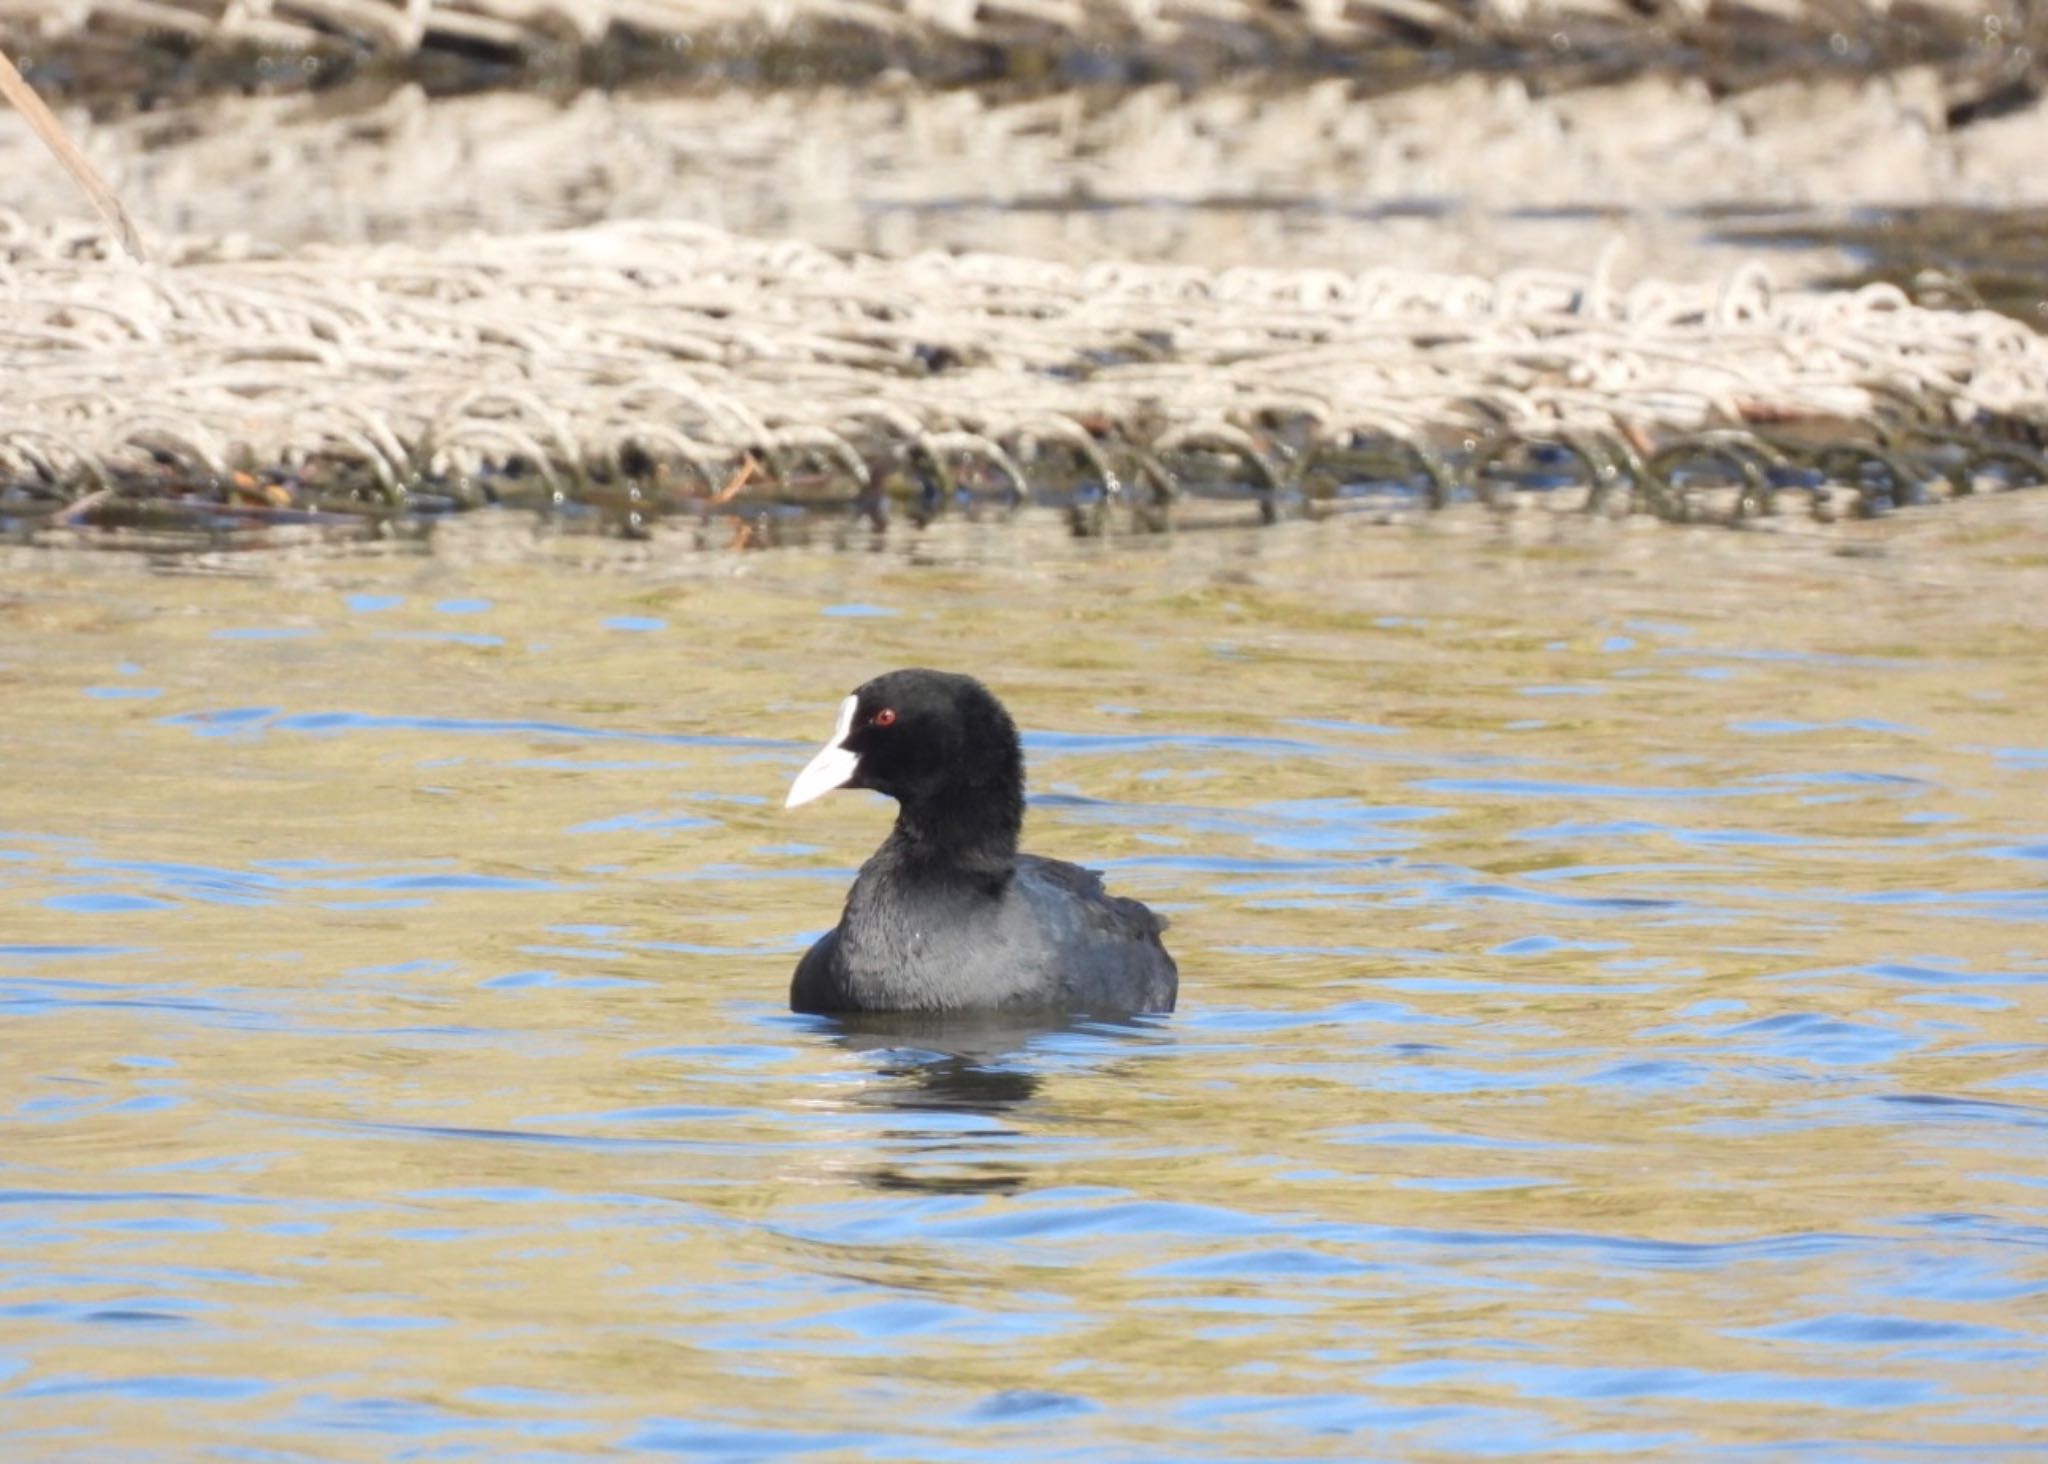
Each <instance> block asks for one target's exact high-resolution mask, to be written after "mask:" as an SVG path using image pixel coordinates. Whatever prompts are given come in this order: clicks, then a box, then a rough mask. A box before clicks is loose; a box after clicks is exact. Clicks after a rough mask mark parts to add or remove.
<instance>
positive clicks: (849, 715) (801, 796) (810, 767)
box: [782, 696, 860, 808]
mask: <svg viewBox="0 0 2048 1464" xmlns="http://www.w3.org/2000/svg"><path fill="white" fill-rule="evenodd" d="M859 701H860V699H859V698H858V697H851V696H850V697H848V698H847V699H846V700H845V701H843V702H841V703H840V704H839V725H838V726H836V727H834V728H833V729H832V740H831V741H830V742H828V743H826V744H825V745H824V746H823V747H821V748H819V749H818V755H817V756H816V757H814V758H812V759H811V760H810V761H809V762H807V763H805V764H804V770H803V771H802V772H800V773H798V774H797V775H796V781H795V782H794V783H791V784H790V785H789V797H788V798H786V799H784V800H783V803H782V806H783V807H784V808H795V807H796V806H797V805H798V804H799V803H809V802H810V801H811V800H812V799H813V798H821V797H823V796H824V795H825V794H827V793H830V792H831V791H832V790H833V789H834V788H844V787H845V786H846V785H847V784H848V783H849V782H851V781H852V779H853V775H854V774H855V773H856V772H858V771H859V770H860V756H859V754H857V753H852V752H848V751H847V750H846V747H845V743H846V739H847V736H848V734H849V733H851V732H852V731H853V712H854V708H855V707H856V706H857V705H859Z"/></svg>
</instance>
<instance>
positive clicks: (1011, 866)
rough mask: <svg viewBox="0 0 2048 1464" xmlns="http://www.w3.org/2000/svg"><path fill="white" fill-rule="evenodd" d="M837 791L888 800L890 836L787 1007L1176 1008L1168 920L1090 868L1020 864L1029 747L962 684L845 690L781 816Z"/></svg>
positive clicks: (945, 680)
mask: <svg viewBox="0 0 2048 1464" xmlns="http://www.w3.org/2000/svg"><path fill="white" fill-rule="evenodd" d="M834 788H871V789H873V790H874V791H875V792H877V793H883V794H887V795H888V796H889V797H891V798H894V799H895V800H896V802H897V804H898V805H899V808H898V812H897V815H896V827H895V828H894V829H892V830H891V831H890V833H889V837H888V838H886V839H884V840H883V841H882V846H881V848H879V849H877V850H876V851H875V852H874V855H873V857H871V858H870V859H869V860H868V862H867V863H866V864H864V865H862V866H861V870H860V874H859V876H858V877H857V878H856V879H855V880H854V882H853V889H852V891H851V893H849V894H848V895H847V898H846V910H845V912H844V913H843V914H842V915H841V916H840V917H839V924H838V925H837V926H836V927H834V928H833V929H831V930H828V931H826V932H825V934H824V935H822V936H820V937H819V938H818V941H817V944H815V945H813V946H812V947H811V948H810V950H809V951H808V952H807V953H805V955H804V958H803V959H802V960H801V961H799V962H798V963H797V968H796V975H795V977H794V979H793V980H792V981H791V982H790V988H789V1004H790V1006H791V1007H792V1008H793V1009H794V1010H796V1011H800V1012H958V1013H963V1014H965V1013H978V1012H995V1011H1000V1012H1019V1013H1021V1012H1033V1011H1036V1012H1069V1013H1086V1014H1088V1015H1091V1016H1118V1015H1129V1014H1134V1013H1140V1012H1168V1011H1172V1010H1173V1002H1174V996H1175V994H1176V992H1177V991H1178V990H1179V986H1180V975H1179V972H1178V970H1177V969H1176V968H1175V966H1174V963H1173V957H1172V956H1170V955H1168V954H1167V951H1166V947H1165V946H1164V945H1163V944H1161V943H1160V939H1159V936H1160V932H1161V931H1163V930H1164V929H1165V928H1166V922H1165V921H1164V920H1163V919H1161V918H1160V917H1159V916H1158V915H1155V914H1154V913H1153V912H1152V911H1150V910H1148V909H1147V908H1146V907H1145V906H1143V905H1141V904H1139V903H1138V902H1137V901H1136V900H1126V899H1121V898H1119V897H1117V896H1115V895H1112V894H1110V893H1108V892H1107V891H1106V890H1104V889H1103V887H1102V877H1101V876H1100V875H1098V874H1096V873H1095V872H1094V871H1093V870H1089V869H1083V868H1081V867H1080V866H1079V865H1074V864H1067V863H1064V862H1062V861H1060V860H1057V859H1043V858H1040V857H1039V856H1037V855H1035V854H1020V853H1018V852H1017V835H1018V832H1019V831H1020V830H1021V829H1022V827H1023V824H1024V749H1023V747H1022V745H1021V744H1020V743H1019V742H1018V740H1017V727H1016V724H1015V723H1013V722H1012V721H1011V720H1010V714H1009V713H1008V712H1006V711H1004V710H1003V704H1002V703H1001V702H999V701H997V700H996V698H995V696H994V694H993V693H991V692H990V691H989V689H988V688H987V687H985V686H983V685H982V684H981V683H980V682H979V681H976V680H975V679H974V678H973V677H971V676H959V675H955V674H952V673H950V672H945V671H924V670H907V671H891V672H889V673H888V674H887V675H885V676H878V677H876V678H875V679H874V680H873V681H870V682H868V683H867V684H866V685H864V686H862V687H861V688H860V689H859V690H858V691H856V692H854V693H853V695H851V696H849V697H848V698H847V699H846V700H845V701H844V702H842V703H841V704H840V707H839V722H838V725H837V726H836V727H834V728H833V731H832V740H831V741H829V742H827V743H826V744H825V745H824V747H822V748H820V749H819V750H818V754H817V756H815V757H813V758H812V759H811V760H810V762H809V763H808V764H806V765H805V767H804V770H803V771H802V772H800V773H798V774H797V776H796V781H795V782H794V783H792V784H791V785H790V789H789V798H788V802H787V805H786V806H788V807H790V808H794V807H796V806H797V805H798V804H800V803H808V802H810V801H811V800H812V799H813V798H817V797H819V796H820V795H822V794H824V793H827V792H829V791H830V790H832V789H834Z"/></svg>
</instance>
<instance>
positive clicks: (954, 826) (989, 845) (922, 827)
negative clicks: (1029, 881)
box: [883, 767, 1024, 883]
mask: <svg viewBox="0 0 2048 1464" xmlns="http://www.w3.org/2000/svg"><path fill="white" fill-rule="evenodd" d="M1023 827H1024V777H1023V769H1022V768H1021V767H1019V768H1017V769H1016V770H1015V771H1014V773H1013V772H1011V770H1009V769H1005V770H1004V773H1003V774H1002V775H1001V776H999V777H997V778H996V779H994V780H992V781H989V782H983V783H978V784H973V785H968V786H962V787H954V788H944V789H935V790H933V791H932V792H931V793H929V794H926V795H925V796H923V797H918V798H910V799H904V800H903V801H902V806H901V811H900V812H898V813H897V815H896V827H895V829H894V830H893V831H892V832H891V833H890V835H889V838H888V841H887V843H886V844H885V845H884V846H883V847H884V848H885V849H886V850H888V851H889V852H891V853H892V854H894V855H895V857H896V858H897V859H898V860H900V861H901V862H902V863H904V864H906V865H915V866H917V867H919V868H921V869H930V870H933V871H936V872H942V873H943V872H949V871H950V872H957V873H960V874H964V875H968V876H970V877H972V878H974V879H977V880H992V881H995V882H997V883H1000V882H1002V881H1004V880H1007V879H1008V878H1009V877H1010V873H1011V871H1012V870H1013V869H1015V868H1016V865H1017V837H1018V835H1019V834H1020V833H1021V832H1022V831H1023Z"/></svg>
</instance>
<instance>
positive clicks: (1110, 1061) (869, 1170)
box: [823, 1012, 1160, 1194]
mask: <svg viewBox="0 0 2048 1464" xmlns="http://www.w3.org/2000/svg"><path fill="white" fill-rule="evenodd" d="M823 1030H824V1032H826V1033H829V1035H830V1036H831V1038H832V1040H833V1041H835V1042H836V1043H838V1045H840V1046H841V1047H844V1048H845V1049H847V1050H848V1051H850V1052H860V1053H867V1054H870V1055H871V1061H872V1062H873V1064H874V1073H875V1076H876V1078H877V1079H878V1080H879V1081H877V1082H876V1083H875V1084H874V1085H873V1086H872V1087H870V1088H868V1089H867V1090H866V1091H865V1092H864V1093H863V1094H862V1099H861V1101H862V1102H863V1104H872V1105H876V1106H880V1107H885V1108H893V1109H895V1110H897V1111H898V1112H900V1113H902V1114H904V1115H905V1116H906V1117H908V1116H912V1115H917V1114H932V1115H939V1114H948V1115H970V1114H978V1115H980V1116H982V1117H984V1118H987V1119H993V1120H997V1121H998V1122H996V1123H994V1124H976V1125H973V1126H972V1127H961V1126H958V1125H955V1124H950V1123H947V1124H910V1125H906V1126H905V1127H903V1128H900V1129H891V1130H890V1131H889V1132H888V1133H887V1135H886V1138H887V1140H888V1142H889V1145H890V1147H891V1149H892V1150H893V1151H895V1152H894V1153H893V1154H892V1155H891V1157H890V1159H889V1160H887V1161H885V1162H883V1163H879V1164H875V1165H871V1166H866V1167H864V1168H863V1169H862V1170H861V1171H860V1178H861V1180H862V1182H864V1183H866V1184H870V1185H872V1186H874V1187H875V1188H877V1189H884V1190H893V1191H904V1190H911V1191H917V1192H920V1193H925V1194H1011V1193H1015V1192H1016V1191H1019V1190H1022V1189H1025V1188H1027V1187H1029V1186H1030V1184H1031V1183H1032V1182H1033V1177H1034V1176H1033V1174H1032V1172H1031V1171H1030V1170H1029V1169H1027V1168H1026V1167H1025V1166H1022V1165H1018V1164H1011V1163H1007V1162H1005V1161H1003V1160H1000V1159H996V1158H992V1157H990V1156H989V1152H988V1151H989V1149H990V1148H991V1146H992V1145H1000V1144H1002V1143H1003V1142H1004V1141H1006V1140H1008V1139H1011V1138H1014V1137H1016V1136H1017V1130H1016V1129H1014V1128H1012V1127H1010V1126H1009V1125H1008V1124H1007V1123H1003V1122H1001V1120H1003V1119H1006V1118H1009V1117H1012V1116H1015V1115H1016V1114H1017V1113H1018V1112H1019V1111H1020V1110H1022V1109H1024V1108H1025V1107H1026V1105H1028V1104H1030V1103H1031V1101H1032V1100H1033V1099H1036V1098H1038V1097H1040V1096H1041V1094H1042V1089H1043V1087H1044V1084H1045V1081H1046V1072H1045V1068H1046V1061H1045V1056H1046V1054H1045V1052H1044V1049H1045V1048H1047V1047H1048V1046H1050V1045H1052V1044H1054V1043H1057V1042H1059V1039H1062V1038H1066V1037H1078V1038H1081V1039H1084V1043H1085V1047H1084V1048H1083V1054H1084V1055H1082V1056H1081V1058H1080V1060H1081V1062H1082V1063H1083V1064H1084V1065H1086V1066H1088V1067H1091V1068H1096V1069H1103V1068H1109V1067H1115V1066H1121V1065H1122V1064H1123V1063H1124V1062H1126V1061H1127V1060H1128V1058H1127V1056H1126V1055H1125V1054H1126V1052H1127V1051H1128V1049H1127V1046H1126V1044H1129V1043H1142V1042H1145V1041H1147V1040H1148V1039H1151V1040H1157V1038H1158V1037H1159V1036H1160V1027H1159V1025H1158V1023H1157V1021H1156V1020H1153V1019H1146V1018H1134V1019H1129V1018H1127V1019H1118V1020H1103V1019H1099V1018H1092V1017H1075V1016H1071V1015H1068V1014H1065V1013H1043V1014H1009V1013H1003V1014H992V1013H987V1012H982V1013H975V1014H971V1015H969V1014H961V1015H943V1014H935V1013H930V1012H900V1013H897V1012H890V1013H882V1012H861V1013H849V1014H847V1015H845V1016H841V1017H834V1018H829V1019H827V1020H826V1023H825V1025H824V1027H823ZM1060 1045H1061V1046H1062V1047H1063V1048H1064V1049H1065V1050H1064V1051H1063V1052H1062V1053H1061V1057H1062V1059H1063V1060H1062V1062H1061V1063H1060V1064H1059V1065H1060V1066H1061V1067H1069V1066H1072V1065H1074V1061H1075V1059H1076V1056H1077V1054H1076V1051H1075V1050H1074V1045H1073V1044H1066V1043H1061V1044H1060ZM1086 1048H1099V1052H1088V1051H1086ZM1041 1182H1042V1181H1041Z"/></svg>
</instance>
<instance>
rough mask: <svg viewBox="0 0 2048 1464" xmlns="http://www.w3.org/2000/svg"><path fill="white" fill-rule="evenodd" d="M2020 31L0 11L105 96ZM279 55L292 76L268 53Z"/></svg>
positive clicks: (260, 3)
mask: <svg viewBox="0 0 2048 1464" xmlns="http://www.w3.org/2000/svg"><path fill="white" fill-rule="evenodd" d="M2034 23H2035V22H2034V21H2033V19H2032V18H2031V13H2030V10H2029V8H2028V7H2026V6H2023V5H2014V6H2011V7H2006V6H1998V7H1994V10H1993V11H1992V12H1991V13H1990V15H1989V17H1988V21H1987V16H1986V13H1985V11H1984V8H1983V6H1982V5H1981V4H1978V3H1975V0H1969V3H1965V0H1648V3H1644V0H0V44H5V45H7V46H8V47H9V48H10V49H13V50H15V51H16V52H17V54H20V53H23V52H26V53H27V54H29V55H31V56H33V57H34V58H36V59H37V60H39V61H42V62H44V63H45V65H46V66H47V67H48V68H49V71H50V75H51V77H52V78H53V80H55V81H57V82H61V83H64V84H67V85H73V86H76V87H78V88H81V89H84V90H88V91H97V92H100V93H101V94H107V93H109V92H111V91H117V90H120V89H121V88H122V87H123V86H124V85H137V84H148V85H152V86H160V85H164V84H171V83H173V82H175V81H177V80H179V79H182V80H183V81H184V82H186V83H187V84H197V85H202V86H203V85H206V84H208V83H213V84H222V85H230V86H232V85H236V84H237V83H242V84H246V83H248V82H251V81H255V82H257V83H259V84H261V85H263V86H265V87H270V88H278V87H291V86H294V85H304V84H306V83H307V82H309V81H310V82H313V83H316V84H317V83H319V82H323V81H329V80H332V79H334V78H335V77H337V76H340V75H346V74H350V73H353V72H356V71H359V70H361V69H363V68H364V67H366V66H368V67H373V68H375V67H382V68H385V69H394V68H395V69H397V70H400V71H405V70H408V69H416V68H417V67H418V66H419V65H421V64H425V65H426V66H427V68H428V70H429V72H430V73H431V74H433V75H435V76H436V77H437V78H438V79H439V80H440V81H442V82H444V83H446V84H451V85H463V84H468V85H476V84H485V83H492V82H502V81H504V80H506V79H508V78H512V79H516V78H518V77H519V76H521V75H527V76H532V75H546V74H556V75H562V74H569V75H585V76H597V77H601V78H605V79H615V78H617V77H619V76H625V75H636V74H638V75H670V76H674V75H693V74H695V75H725V76H740V77H747V78H751V79H762V80H769V81H788V80H791V79H794V78H797V77H800V76H807V75H808V76H818V75H829V76H839V77H854V76H869V75H874V74H876V73H878V72H880V71H883V70H889V69H897V70H904V71H909V72H911V73H913V74H916V75H920V76H923V77H925V78H927V79H952V80H988V79H993V78H998V77H1001V78H1009V79H1014V80H1023V81H1045V80H1055V79H1058V80H1069V81H1075V80H1112V81H1118V82H1127V81H1130V80H1133V79H1137V78H1140V77H1144V76H1147V75H1154V76H1158V75H1165V76H1172V77H1175V78H1180V79H1186V78H1189V77H1193V76H1210V77H1214V76H1218V75H1222V74H1225V73H1228V72H1232V71H1236V70H1239V69H1241V68H1242V67H1244V66H1245V65H1248V64H1249V65H1254V66H1264V67H1269V68H1282V69H1287V68H1293V69H1308V70H1330V69H1342V70H1346V71H1359V70H1363V71H1367V72H1370V73H1371V74H1373V75H1375V76H1376V77H1378V78H1379V79H1381V80H1383V81H1385V82H1388V83H1390V84H1391V83H1399V82H1401V81H1402V80H1403V79H1404V78H1409V77H1413V76H1418V75H1422V74H1426V73H1427V72H1428V70H1429V67H1428V66H1427V65H1426V64H1425V62H1424V57H1425V55H1426V54H1428V53H1435V54H1436V55H1438V56H1439V57H1440V56H1441V55H1442V54H1444V53H1451V54H1457V53H1464V54H1467V55H1469V56H1471V57H1473V58H1475V59H1476V58H1482V57H1486V56H1489V55H1490V56H1492V57H1493V59H1495V60H1496V61H1497V60H1498V58H1499V55H1500V53H1501V52H1502V51H1503V50H1504V49H1505V50H1510V51H1520V52H1523V53H1525V54H1527V55H1529V56H1530V57H1532V58H1536V59H1538V60H1539V61H1540V63H1541V64H1543V65H1544V66H1546V67H1548V68H1550V69H1553V70H1558V69H1562V70H1569V69H1570V68H1572V67H1573V66H1575V65H1584V64H1590V65H1592V66H1595V67H1599V68H1609V69H1611V67H1612V66H1613V65H1614V64H1615V63H1616V62H1617V61H1621V62H1624V63H1627V62H1629V61H1631V60H1633V62H1635V63H1636V64H1642V63H1646V62H1663V63H1670V62H1674V61H1675V62H1677V63H1679V64H1683V65H1686V66H1690V67H1703V68H1705V69H1708V70H1710V71H1714V72H1715V73H1716V74H1722V75H1744V74H1748V75H1758V74H1761V75H1770V74H1774V73H1775V74H1782V73H1783V72H1785V71H1786V70H1787V69H1788V68H1792V69H1799V70H1810V69H1812V68H1813V67H1815V66H1829V65H1833V66H1836V67H1843V66H1846V67H1850V68H1855V69H1869V68H1871V67H1884V66H1891V65H1897V64H1902V63H1904V62H1909V61H1913V60H1917V59H1933V60H1942V61H1946V62H1951V63H1956V64H1959V65H1962V66H1965V67H1967V68H1969V69H1971V70H1974V71H1983V70H1984V69H1985V68H1986V66H1987V64H1988V65H1989V67H1990V69H1991V70H1994V71H1995V70H1998V69H1999V68H2000V67H2001V66H2002V65H2003V64H2004V62H2005V61H2006V60H2007V59H2009V57H2008V56H2006V55H2005V54H2003V53H2002V48H2003V47H2006V46H2011V47H2014V48H2018V47H2020V46H2023V45H2024V44H2025V43H2026V41H2027V38H2028V37H2029V36H2030V35H2031V34H2032V30H2031V28H2032V27H2033V25H2034ZM1794 52H1796V53H1797V54H1796V55H1794V54H1792V53H1794ZM1994 53H1996V54H1994ZM2018 54H2019V57H2020V64H2021V66H2022V68H2023V69H2024V67H2025V65H2026V64H2028V63H2027V61H2026V52H2024V51H2020V52H2018ZM279 56H291V57H298V58H303V60H304V61H305V62H306V63H307V64H306V65H305V66H303V67H301V68H298V69H297V70H296V71H294V69H292V68H283V67H278V66H275V65H270V66H265V65H262V64H260V63H261V60H262V58H264V57H272V58H275V57H279Z"/></svg>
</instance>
